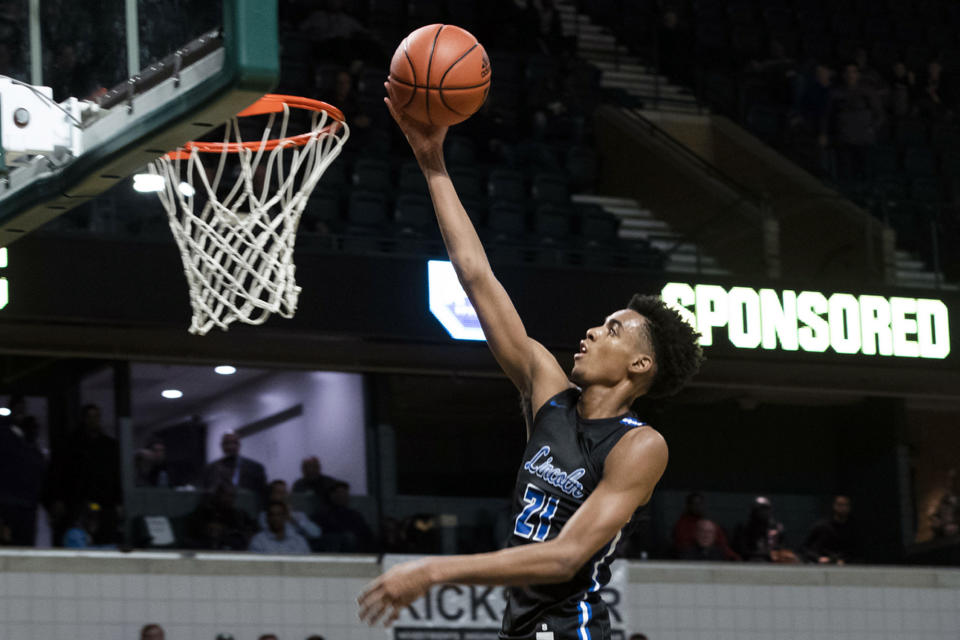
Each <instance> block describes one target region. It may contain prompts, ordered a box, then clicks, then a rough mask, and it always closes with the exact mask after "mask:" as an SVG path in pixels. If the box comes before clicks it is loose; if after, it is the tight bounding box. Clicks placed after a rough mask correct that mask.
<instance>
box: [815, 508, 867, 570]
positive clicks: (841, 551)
mask: <svg viewBox="0 0 960 640" xmlns="http://www.w3.org/2000/svg"><path fill="white" fill-rule="evenodd" d="M832 511H833V513H832V514H831V517H830V518H824V519H823V520H820V521H819V522H817V523H816V524H814V525H813V528H812V529H810V533H808V534H807V540H806V541H805V542H804V543H803V555H804V556H805V557H806V559H807V561H808V562H816V563H818V564H846V563H848V562H850V560H851V558H854V557H855V556H856V554H857V541H856V537H855V534H854V530H853V528H852V526H851V524H850V498H849V497H847V496H845V495H837V496H834V498H833V506H832Z"/></svg>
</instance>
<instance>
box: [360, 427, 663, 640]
mask: <svg viewBox="0 0 960 640" xmlns="http://www.w3.org/2000/svg"><path fill="white" fill-rule="evenodd" d="M666 467H667V444H666V442H665V441H664V440H663V437H662V436H661V435H660V434H659V433H657V432H656V431H654V430H653V429H650V428H644V429H635V430H633V431H630V432H629V433H627V435H625V436H624V437H623V438H622V439H621V440H620V442H619V443H617V446H615V447H614V448H613V450H612V451H611V452H610V455H608V456H607V460H606V462H605V464H604V472H603V479H602V480H601V481H600V483H599V484H598V485H597V488H596V489H594V491H593V493H591V494H590V497H589V498H587V500H586V501H585V502H584V503H583V505H582V506H581V507H580V508H579V509H577V511H576V512H575V513H574V514H573V516H572V517H571V518H570V520H569V521H567V523H566V524H565V525H564V527H563V530H562V531H561V532H560V535H558V536H557V537H556V538H554V539H553V540H550V541H549V542H542V543H535V544H525V545H520V546H517V547H510V548H508V549H502V550H500V551H494V552H493V553H478V554H474V555H464V556H439V557H429V558H423V559H421V560H416V561H413V562H405V563H403V564H400V565H397V566H396V567H394V568H392V569H390V571H387V572H386V573H384V574H383V575H382V576H380V577H379V578H378V579H377V580H375V581H373V582H372V583H371V584H370V585H369V586H368V587H367V589H366V590H365V591H364V593H363V595H361V597H360V618H361V620H364V621H365V622H368V623H369V624H376V623H377V622H378V621H380V620H382V621H384V623H385V624H388V625H389V624H390V623H392V622H393V621H394V620H396V618H397V616H399V615H400V612H401V611H402V610H403V609H404V607H406V606H408V605H409V604H410V603H412V602H413V601H414V600H416V599H417V598H419V597H420V596H422V595H423V594H424V593H426V592H427V590H428V589H429V588H430V587H431V586H432V585H435V584H442V583H447V582H455V583H461V584H487V585H524V584H547V583H554V582H565V581H567V580H569V579H571V578H572V577H573V576H574V575H575V574H576V572H577V571H578V570H579V569H580V568H581V567H582V566H583V565H584V564H585V563H586V562H587V561H588V560H589V559H590V558H591V557H593V555H594V554H596V553H597V552H598V551H599V550H600V549H602V548H603V547H604V545H606V544H607V543H608V542H610V540H612V539H613V538H614V537H615V536H616V535H617V532H618V531H620V530H621V529H622V528H623V526H624V525H625V524H626V523H627V522H628V521H629V520H630V518H631V516H632V515H633V513H634V512H635V511H636V510H637V508H638V507H640V506H642V505H644V504H646V503H647V502H648V501H649V500H650V496H651V495H652V494H653V489H654V487H655V486H656V484H657V482H659V480H660V476H662V475H663V471H664V469H666Z"/></svg>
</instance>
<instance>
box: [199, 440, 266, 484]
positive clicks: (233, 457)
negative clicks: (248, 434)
mask: <svg viewBox="0 0 960 640" xmlns="http://www.w3.org/2000/svg"><path fill="white" fill-rule="evenodd" d="M220 449H221V450H222V451H223V457H222V458H220V459H219V460H214V461H213V462H211V463H210V464H208V465H207V468H206V469H204V470H203V488H204V490H206V491H210V490H212V489H214V488H216V487H219V486H220V485H222V484H224V483H226V484H230V485H233V486H235V487H239V488H240V489H249V490H250V491H253V492H254V493H255V494H256V495H257V497H258V498H259V499H263V495H264V493H265V492H266V488H267V473H266V471H264V468H263V465H262V464H260V463H259V462H257V461H256V460H251V459H250V458H244V457H243V456H241V455H240V436H238V435H237V434H236V433H234V432H233V431H227V432H226V433H224V434H223V437H221V438H220Z"/></svg>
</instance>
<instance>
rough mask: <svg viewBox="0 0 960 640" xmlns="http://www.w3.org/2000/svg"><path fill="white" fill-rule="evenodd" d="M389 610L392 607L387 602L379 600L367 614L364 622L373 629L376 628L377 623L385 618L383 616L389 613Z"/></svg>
mask: <svg viewBox="0 0 960 640" xmlns="http://www.w3.org/2000/svg"><path fill="white" fill-rule="evenodd" d="M389 608H390V605H389V604H388V603H387V602H385V601H383V600H378V601H377V602H376V603H375V604H374V605H373V606H372V607H371V608H370V610H369V611H368V612H367V616H366V618H365V619H364V620H365V621H366V623H367V624H369V625H370V626H371V627H374V626H376V624H377V622H379V621H380V619H381V618H383V616H384V615H385V614H386V613H387V612H388V610H389Z"/></svg>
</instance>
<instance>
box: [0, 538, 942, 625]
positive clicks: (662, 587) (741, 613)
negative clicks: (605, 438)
mask: <svg viewBox="0 0 960 640" xmlns="http://www.w3.org/2000/svg"><path fill="white" fill-rule="evenodd" d="M387 560H388V561H389V560H390V559H389V558H388V559H387ZM619 562H622V561H619ZM380 570H381V565H378V564H377V562H376V558H375V557H374V556H308V557H301V558H293V557H289V558H283V557H280V556H259V557H253V556H250V555H241V554H210V553H207V554H202V553H201V554H197V555H196V556H195V557H187V556H180V555H179V554H176V553H128V554H122V553H114V552H87V553H81V552H67V551H30V552H27V551H13V550H0V638H2V639H3V640H41V639H42V640H60V639H61V638H62V639H64V640H125V639H130V638H136V637H137V633H138V631H139V628H140V627H141V626H142V625H143V624H145V623H147V622H155V623H159V624H160V625H162V626H164V627H165V628H166V632H167V637H168V638H171V639H173V638H175V639H177V640H212V639H213V638H214V637H215V636H216V634H217V633H219V632H221V631H227V632H231V633H233V634H234V637H235V638H236V640H256V638H257V637H259V635H260V634H262V633H266V632H268V631H270V632H275V633H277V634H278V636H279V637H280V640H302V639H303V638H305V637H307V636H308V635H310V634H312V633H319V634H322V635H323V636H325V637H326V638H327V639H328V640H386V638H389V637H392V636H390V635H388V634H387V633H385V632H384V631H383V630H378V629H369V628H366V627H364V626H362V625H361V624H360V623H359V621H358V620H357V605H356V597H357V595H358V594H359V593H360V591H361V589H362V588H363V586H364V585H365V584H367V583H368V582H369V580H370V579H371V578H372V577H374V576H375V575H377V574H378V573H379V572H380ZM623 600H624V602H623V603H622V605H621V607H620V611H621V613H622V614H623V615H624V619H625V622H626V624H625V625H624V626H625V628H626V629H627V630H628V631H631V632H643V633H645V634H647V636H648V637H649V638H650V640H904V639H908V640H957V638H958V636H960V571H958V570H956V569H929V568H912V567H872V568H864V567H826V568H820V567H788V566H783V567H775V566H766V567H757V566H752V565H742V564H741V565H732V564H725V563H720V564H699V563H687V564H683V563H652V562H651V563H630V564H629V568H628V581H627V587H626V588H625V590H624V593H623ZM415 606H416V607H418V608H419V609H420V610H423V603H415ZM434 610H436V607H434ZM441 622H442V621H441Z"/></svg>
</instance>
